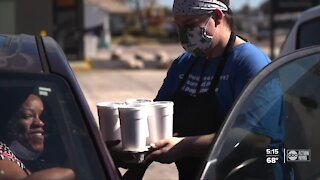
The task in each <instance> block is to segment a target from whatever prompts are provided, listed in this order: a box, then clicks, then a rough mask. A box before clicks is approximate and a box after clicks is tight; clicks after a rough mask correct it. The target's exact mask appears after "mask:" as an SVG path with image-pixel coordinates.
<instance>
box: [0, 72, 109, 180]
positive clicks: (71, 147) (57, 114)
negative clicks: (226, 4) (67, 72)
mask: <svg viewBox="0 0 320 180" xmlns="http://www.w3.org/2000/svg"><path fill="white" fill-rule="evenodd" d="M30 92H32V93H33V94H37V96H39V97H40V98H41V101H42V103H43V110H42V111H39V113H38V114H40V117H39V118H40V119H41V120H42V121H43V123H44V129H43V132H42V130H41V131H40V130H38V131H37V132H32V133H33V134H32V133H31V134H30V137H31V136H33V137H34V136H40V133H42V134H43V136H44V150H43V151H42V152H41V153H40V155H39V156H40V157H39V158H41V161H42V162H45V163H44V164H45V165H44V166H41V167H40V166H39V165H34V164H29V163H28V162H24V161H22V162H23V163H24V164H25V166H26V168H27V169H29V170H30V171H37V170H38V169H39V170H40V169H43V168H44V169H45V168H48V167H67V168H71V169H73V170H74V172H75V174H76V177H77V179H105V177H106V176H105V174H104V171H103V169H102V165H101V160H100V158H99V157H98V152H96V151H97V150H96V149H95V145H94V143H93V141H92V139H91V138H92V136H91V134H90V133H89V131H88V129H87V128H86V123H87V122H85V121H84V118H83V116H82V114H81V111H80V109H79V108H78V106H77V102H76V100H75V98H74V97H73V95H72V92H71V90H70V89H69V87H68V86H67V84H66V83H65V82H64V80H62V79H60V78H59V77H56V76H53V75H39V74H18V73H15V74H12V73H5V74H4V73H3V74H1V76H0V99H1V101H0V107H1V110H0V112H1V117H2V118H1V119H0V121H1V127H0V141H1V142H3V143H6V145H7V146H8V147H11V146H12V144H14V143H13V141H18V142H19V143H20V144H23V145H24V144H27V138H25V139H26V140H24V139H22V140H21V139H19V140H15V139H14V138H13V137H16V136H15V134H14V133H19V132H21V131H22V128H21V127H20V126H18V125H16V126H13V125H12V124H14V123H15V121H14V120H12V119H14V118H13V117H15V116H18V117H19V118H20V119H24V120H25V122H27V119H28V118H29V116H33V113H32V111H30V112H29V111H28V109H27V108H26V110H24V111H22V112H23V113H20V111H19V113H15V114H14V116H12V114H13V113H12V114H9V113H8V112H10V111H11V109H13V108H12V107H15V109H19V110H21V109H22V108H21V106H20V105H16V104H18V102H20V104H21V102H22V101H21V100H22V99H23V98H22V97H23V95H24V97H27V96H25V95H28V93H30ZM12 112H15V111H12ZM17 114H18V115H17ZM12 122H14V123H12ZM18 127H20V128H18ZM14 128H17V129H18V130H16V129H14ZM29 129H31V127H29ZM21 136H22V135H21ZM30 137H29V138H30ZM23 140H24V141H23ZM32 140H34V141H36V140H39V138H32ZM26 147H27V146H26ZM17 157H18V156H17ZM18 158H19V157H18Z"/></svg>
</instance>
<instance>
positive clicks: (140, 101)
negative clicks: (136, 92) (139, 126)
mask: <svg viewBox="0 0 320 180" xmlns="http://www.w3.org/2000/svg"><path fill="white" fill-rule="evenodd" d="M152 102H153V101H152V100H151V99H145V98H129V99H126V100H125V103H126V104H128V105H135V106H144V107H145V108H147V109H146V111H148V112H149V109H148V108H149V106H150V104H151V103H152ZM143 129H144V130H143V132H145V133H146V135H145V136H146V144H147V145H149V144H150V140H149V128H148V123H146V124H145V126H144V128H143Z"/></svg>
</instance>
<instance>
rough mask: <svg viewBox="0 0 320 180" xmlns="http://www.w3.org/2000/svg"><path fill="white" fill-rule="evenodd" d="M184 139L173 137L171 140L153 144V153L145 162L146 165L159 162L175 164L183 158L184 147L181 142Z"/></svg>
mask: <svg viewBox="0 0 320 180" xmlns="http://www.w3.org/2000/svg"><path fill="white" fill-rule="evenodd" d="M183 139H184V138H183V137H172V138H169V139H163V140H160V141H158V142H156V143H155V144H151V148H152V149H153V152H151V153H150V154H149V155H148V156H147V157H146V158H145V160H144V162H145V163H150V162H152V161H158V162H160V163H167V164H170V163H172V162H175V161H176V160H177V159H179V158H180V157H181V152H182V151H183V147H182V145H181V144H180V142H181V141H182V140H183Z"/></svg>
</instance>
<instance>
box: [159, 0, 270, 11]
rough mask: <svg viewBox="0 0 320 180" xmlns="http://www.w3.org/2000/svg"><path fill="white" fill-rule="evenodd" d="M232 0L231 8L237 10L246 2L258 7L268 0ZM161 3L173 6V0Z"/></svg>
mask: <svg viewBox="0 0 320 180" xmlns="http://www.w3.org/2000/svg"><path fill="white" fill-rule="evenodd" d="M230 1H231V5H230V6H231V9H232V10H237V9H239V8H241V7H242V6H243V5H245V4H247V3H248V4H249V5H250V6H251V7H257V6H259V5H260V4H261V3H263V2H265V1H266V0H230ZM158 2H159V3H161V4H164V5H166V6H168V7H171V6H172V3H173V0H158Z"/></svg>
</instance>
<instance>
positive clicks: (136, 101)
mask: <svg viewBox="0 0 320 180" xmlns="http://www.w3.org/2000/svg"><path fill="white" fill-rule="evenodd" d="M125 102H126V104H148V103H151V102H153V101H152V100H151V99H143V98H130V99H126V101H125Z"/></svg>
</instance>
